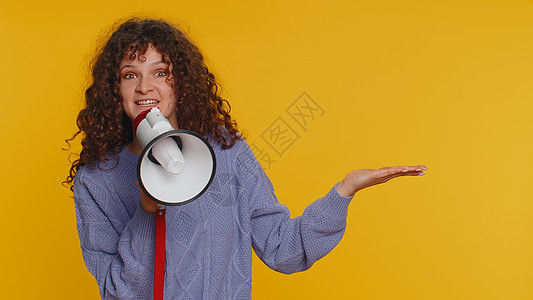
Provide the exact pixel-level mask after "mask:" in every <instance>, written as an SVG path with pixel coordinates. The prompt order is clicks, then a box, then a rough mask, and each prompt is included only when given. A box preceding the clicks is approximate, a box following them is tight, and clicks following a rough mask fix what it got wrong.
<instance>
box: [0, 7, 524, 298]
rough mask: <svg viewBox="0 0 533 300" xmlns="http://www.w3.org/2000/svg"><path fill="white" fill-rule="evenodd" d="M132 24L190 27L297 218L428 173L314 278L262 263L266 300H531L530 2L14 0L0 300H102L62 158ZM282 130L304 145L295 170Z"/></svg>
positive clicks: (364, 209)
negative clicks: (364, 177) (275, 133)
mask: <svg viewBox="0 0 533 300" xmlns="http://www.w3.org/2000/svg"><path fill="white" fill-rule="evenodd" d="M8 2H9V3H14V4H8ZM149 2H150V4H148V3H149ZM180 2H181V3H180ZM206 2H209V3H206ZM132 14H138V15H143V16H155V17H165V18H169V19H171V20H174V21H183V22H185V23H184V25H183V28H190V36H191V37H192V38H193V39H194V40H195V41H197V43H198V44H199V46H200V48H201V49H203V51H204V53H205V54H206V56H207V58H208V63H209V65H210V66H211V67H212V69H213V70H214V71H215V73H216V74H217V75H218V77H219V78H220V80H221V82H222V84H223V86H224V95H225V96H226V97H227V98H228V99H229V100H230V101H231V103H232V105H233V108H234V109H233V115H234V117H235V118H236V119H237V120H238V121H239V124H240V126H241V128H243V129H246V132H247V134H248V139H249V142H250V143H255V144H254V145H255V146H257V148H256V151H257V152H259V149H262V150H263V154H262V155H270V157H271V159H274V160H276V162H275V163H272V164H271V165H270V166H269V168H268V170H267V172H268V174H269V176H270V177H271V179H272V181H273V182H274V185H275V187H276V192H277V194H278V196H279V198H280V200H281V201H282V202H283V203H285V204H286V205H287V206H288V207H289V208H290V209H291V211H292V212H293V215H298V214H300V213H301V212H302V211H303V209H304V207H305V206H306V205H307V204H308V203H309V202H311V201H312V200H313V199H315V198H317V197H320V196H321V195H323V194H324V193H325V192H327V191H328V190H329V188H330V187H331V186H332V185H333V184H334V183H335V182H336V181H337V180H340V179H341V178H342V177H343V176H344V174H345V173H346V172H348V171H349V170H351V169H355V168H377V167H381V166H387V165H396V164H399V165H403V164H419V163H423V164H426V165H428V166H429V167H430V170H429V171H428V175H427V176H425V177H422V178H400V179H397V180H395V181H393V182H390V183H388V184H386V185H383V186H379V187H374V188H371V189H369V190H365V191H362V192H361V193H359V194H357V195H356V197H355V199H354V201H353V202H352V204H351V207H350V211H349V218H348V228H347V232H346V234H345V236H344V239H343V240H342V242H341V243H340V245H339V246H338V247H337V248H335V249H334V250H333V252H332V253H330V254H329V255H328V256H327V257H326V258H324V259H323V260H321V261H319V262H318V263H317V264H316V265H315V266H314V267H313V268H312V269H311V270H309V271H307V272H304V273H300V274H295V275H291V276H286V275H281V274H278V273H275V272H273V271H270V270H269V269H267V268H266V267H265V266H264V265H262V264H261V263H260V262H259V260H255V261H254V277H253V298H254V299H513V300H514V299H533V284H532V283H533V217H532V215H533V188H532V184H531V181H532V179H533V175H532V172H531V170H532V169H533V159H532V157H533V117H531V114H532V113H533V104H532V103H533V1H531V0H529V1H526V0H499V1H495V0H492V1H488V0H440V1H427V0H407V1H394V0H383V1H368V0H367V1H360V0H331V1H283V0H273V1H268V2H267V1H257V2H255V3H251V2H247V1H202V2H193V1H99V0H97V1H94V2H92V1H84V2H80V4H75V3H70V2H62V1H24V2H18V1H2V3H1V4H0V36H1V42H0V43H1V44H0V66H1V67H0V69H1V72H0V91H1V93H0V99H1V100H0V101H2V103H3V113H2V117H1V118H0V122H1V123H0V125H1V126H0V140H1V141H2V150H1V151H2V155H1V157H2V164H1V165H2V167H1V168H0V169H1V171H0V174H1V178H0V179H1V180H0V184H1V190H2V194H3V195H2V197H1V198H2V211H3V213H2V217H1V218H0V236H1V237H2V240H3V241H2V246H1V247H0V265H1V272H0V287H1V289H0V298H2V299H97V298H98V289H97V286H96V284H95V282H94V279H93V278H92V277H91V275H90V274H89V272H88V271H87V270H86V269H85V266H84V264H83V261H82V257H81V253H80V249H79V241H78V237H77V233H76V229H75V216H74V206H73V200H72V199H71V198H70V197H71V194H70V192H69V191H68V190H67V189H66V188H63V187H62V186H61V185H60V183H61V181H62V180H63V179H64V177H65V175H66V173H67V169H68V162H67V161H66V160H67V153H66V152H65V151H62V150H61V148H62V147H65V143H64V139H65V138H67V137H69V136H71V134H72V133H73V132H74V131H75V124H74V120H75V117H76V114H77V111H79V109H80V107H81V94H82V92H83V87H84V85H85V72H86V63H87V61H88V57H89V56H90V53H91V50H92V49H93V48H94V45H95V43H96V41H97V40H98V36H99V34H100V33H101V32H102V30H103V29H104V28H106V27H108V26H109V25H111V24H112V23H113V22H114V21H115V20H116V19H119V18H124V17H127V16H130V15H132ZM304 92H305V93H306V95H307V96H305V95H304V96H305V97H310V98H312V99H313V100H314V101H315V102H316V105H318V106H319V107H320V108H321V109H322V110H323V114H322V111H320V110H316V111H314V112H315V113H316V114H315V115H313V119H311V118H310V117H309V118H307V119H306V120H307V121H308V123H307V124H306V125H305V128H304V127H300V126H299V125H298V124H297V123H296V122H295V120H293V119H292V118H291V117H290V115H289V113H287V112H286V109H287V108H289V107H290V106H291V104H293V103H295V101H302V99H301V98H299V97H300V96H301V95H302V94H303V93H304ZM296 103H301V102H296ZM296 105H299V104H296ZM293 108H294V106H293ZM300 108H301V106H300ZM318 112H320V114H319V113H318ZM279 118H280V119H281V120H284V121H285V122H286V125H285V126H289V127H290V128H292V130H294V132H295V133H296V134H298V136H299V137H300V138H299V139H298V140H296V141H295V142H294V144H292V145H291V146H290V147H288V149H283V150H284V152H283V153H282V155H281V156H279V155H278V154H277V153H276V152H275V151H274V150H273V149H272V148H270V146H269V145H268V143H267V141H265V140H264V139H262V138H261V136H262V134H263V132H265V131H266V130H268V129H269V128H271V125H272V124H277V123H274V122H280V121H279V120H280V119H279ZM74 149H75V150H76V149H79V148H78V146H76V147H75V148H74ZM278 150H279V149H278ZM262 157H263V156H262Z"/></svg>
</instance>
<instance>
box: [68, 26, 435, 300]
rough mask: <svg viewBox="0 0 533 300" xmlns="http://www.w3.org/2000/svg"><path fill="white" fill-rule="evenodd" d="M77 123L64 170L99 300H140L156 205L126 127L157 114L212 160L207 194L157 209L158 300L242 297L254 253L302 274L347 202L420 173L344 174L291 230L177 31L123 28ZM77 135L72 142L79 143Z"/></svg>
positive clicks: (101, 62) (149, 280)
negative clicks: (161, 276)
mask: <svg viewBox="0 0 533 300" xmlns="http://www.w3.org/2000/svg"><path fill="white" fill-rule="evenodd" d="M92 75H93V83H92V85H91V86H90V87H89V88H88V89H87V91H86V95H85V96H86V108H85V109H83V110H82V111H81V112H80V114H79V116H78V120H77V124H78V127H79V131H78V133H77V134H80V133H82V134H83V140H82V147H83V149H82V151H81V153H80V158H79V159H78V160H76V161H75V162H74V163H73V164H72V166H71V169H70V174H69V176H68V178H67V181H66V182H67V183H68V184H72V189H73V191H74V198H75V203H76V216H77V227H78V232H79V237H80V242H81V248H82V253H83V257H84V260H85V263H86V265H87V268H88V269H89V271H90V272H91V273H92V274H93V275H94V276H95V278H96V281H97V283H98V285H99V287H100V293H101V296H102V298H103V299H150V298H151V296H152V289H153V280H154V278H153V268H154V267H153V265H154V239H155V237H154V235H155V234H154V227H155V224H154V223H155V221H154V219H155V217H154V212H155V211H156V209H157V207H158V204H156V203H155V202H153V201H152V200H150V199H149V198H148V197H147V196H146V195H144V194H142V193H141V192H140V191H139V188H138V186H137V178H136V164H137V160H138V155H139V154H140V153H141V150H142V149H141V148H140V146H139V144H138V143H137V140H136V137H135V135H133V134H132V122H133V120H134V119H135V117H136V116H137V115H138V114H139V113H140V112H142V111H144V110H146V109H149V108H151V107H159V109H160V110H161V112H162V113H163V114H164V116H165V117H166V118H167V119H169V120H170V122H171V123H172V125H173V126H174V128H182V129H189V130H192V131H196V132H198V133H199V134H201V135H202V136H204V137H205V138H206V139H208V140H209V142H210V143H211V145H212V146H213V148H214V152H215V156H216V161H217V166H216V174H215V177H214V180H213V183H212V184H211V186H210V187H209V189H208V190H207V191H206V192H205V193H204V194H203V195H202V196H201V197H200V198H198V199H197V200H196V201H193V202H191V203H188V204H186V205H182V206H171V207H167V208H166V224H167V225H166V226H167V241H166V266H165V283H164V293H165V298H167V299H205V298H207V299H226V298H232V299H233V298H238V299H241V298H244V299H248V298H250V297H251V278H252V277H251V270H252V267H251V265H252V248H253V249H254V251H255V252H256V254H257V255H258V257H259V258H260V259H261V260H262V261H263V262H264V263H265V264H267V265H268V266H269V267H270V268H272V269H274V270H277V271H279V272H283V273H293V272H298V271H303V270H306V269H308V268H309V267H311V265H312V264H313V263H314V262H315V261H317V260H318V259H320V258H322V257H323V256H324V255H326V254H327V253H328V252H329V251H331V250H332V249H333V248H334V247H335V246H336V245H337V243H338V242H339V241H340V239H341V237H342V235H343V233H344V229H345V224H346V214H347V208H348V204H349V203H350V200H351V198H352V196H353V195H354V193H355V192H357V191H358V190H361V189H363V188H366V187H369V186H372V185H375V184H379V183H384V182H386V181H388V180H390V179H392V178H395V177H398V176H406V175H407V176H419V175H423V174H424V173H423V171H424V170H425V169H426V168H425V167H424V166H410V167H393V168H382V169H379V170H357V171H352V172H350V173H349V174H348V175H347V176H346V177H345V178H344V179H343V180H342V181H341V182H340V183H338V184H336V185H335V186H334V187H333V188H332V189H331V191H329V192H328V193H327V194H326V196H324V197H323V198H320V199H318V200H316V201H315V202H313V203H311V204H310V205H309V206H308V207H307V208H306V210H305V212H304V213H303V214H302V216H300V217H297V218H294V219H291V218H289V211H288V209H287V208H286V207H285V206H284V205H281V204H280V203H278V201H277V199H276V198H275V195H274V193H273V189H272V185H271V183H270V181H269V179H268V178H267V176H266V174H265V173H264V171H263V170H262V169H261V167H260V165H259V163H258V162H257V160H256V159H255V157H254V155H253V153H252V151H251V150H250V148H249V147H248V145H247V144H246V142H245V141H244V140H243V138H242V137H241V136H240V135H239V133H238V130H237V125H236V123H235V121H234V120H233V119H232V118H231V116H230V114H229V111H230V107H229V103H228V102H227V101H226V100H224V99H222V98H221V97H220V96H219V94H218V91H219V88H218V85H217V83H216V82H215V78H214V75H213V74H211V73H210V72H209V70H208V68H207V67H206V66H205V64H204V62H203V57H202V55H201V53H200V51H199V50H198V48H197V47H196V46H194V45H193V44H192V43H191V42H190V41H189V40H188V39H187V38H186V37H185V36H184V35H183V34H182V33H181V32H180V31H179V30H178V29H176V28H175V27H173V26H172V25H170V24H168V23H166V22H164V21H157V20H138V19H134V20H130V21H127V22H125V23H123V24H122V25H120V26H119V28H118V29H117V30H116V31H115V32H114V33H113V34H112V35H111V37H110V38H109V40H108V41H107V43H106V44H105V46H104V47H103V49H102V50H101V51H100V53H99V54H98V55H97V57H96V60H95V62H94V65H93V68H92ZM77 134H76V135H77Z"/></svg>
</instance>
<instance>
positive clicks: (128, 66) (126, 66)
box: [120, 60, 168, 71]
mask: <svg viewBox="0 0 533 300" xmlns="http://www.w3.org/2000/svg"><path fill="white" fill-rule="evenodd" d="M158 64H165V65H167V66H168V63H166V62H164V61H162V60H160V61H156V62H153V63H151V64H150V66H155V65H158ZM133 67H134V65H123V66H122V67H120V71H122V69H124V68H133Z"/></svg>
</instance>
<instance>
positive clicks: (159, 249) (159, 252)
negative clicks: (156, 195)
mask: <svg viewBox="0 0 533 300" xmlns="http://www.w3.org/2000/svg"><path fill="white" fill-rule="evenodd" d="M165 214H166V209H165V208H158V209H156V211H155V261H154V263H155V264H154V300H163V295H164V289H165V242H166V241H165V239H166V222H165Z"/></svg>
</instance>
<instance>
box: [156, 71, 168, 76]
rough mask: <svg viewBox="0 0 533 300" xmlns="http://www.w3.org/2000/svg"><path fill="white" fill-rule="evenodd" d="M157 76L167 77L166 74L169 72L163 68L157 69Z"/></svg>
mask: <svg viewBox="0 0 533 300" xmlns="http://www.w3.org/2000/svg"><path fill="white" fill-rule="evenodd" d="M155 76H157V77H165V76H167V72H166V71H162V70H160V71H156V72H155Z"/></svg>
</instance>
